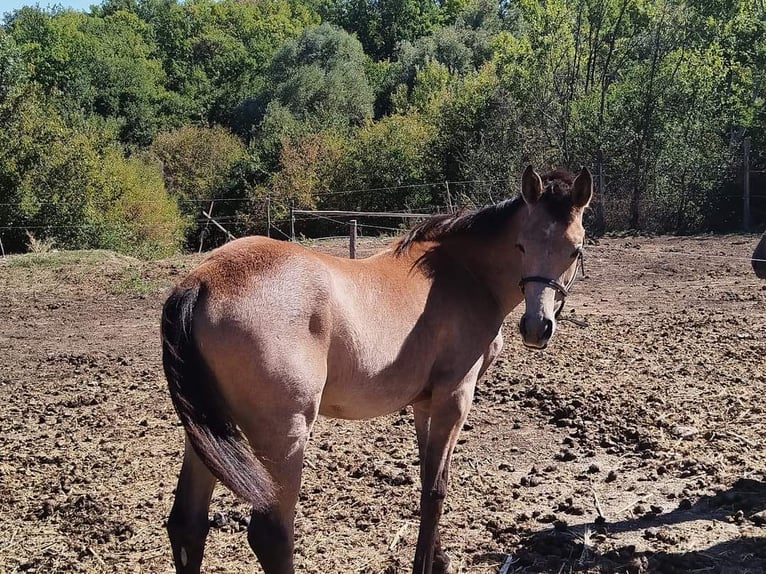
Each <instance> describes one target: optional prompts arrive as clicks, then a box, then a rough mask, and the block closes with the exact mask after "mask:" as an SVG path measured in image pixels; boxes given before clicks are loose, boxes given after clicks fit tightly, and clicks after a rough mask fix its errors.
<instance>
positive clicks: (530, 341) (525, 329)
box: [519, 314, 556, 349]
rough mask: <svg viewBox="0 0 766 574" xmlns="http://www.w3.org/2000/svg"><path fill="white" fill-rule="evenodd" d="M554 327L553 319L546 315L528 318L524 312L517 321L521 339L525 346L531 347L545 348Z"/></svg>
mask: <svg viewBox="0 0 766 574" xmlns="http://www.w3.org/2000/svg"><path fill="white" fill-rule="evenodd" d="M555 329H556V325H555V323H554V322H553V320H551V319H548V318H546V317H543V318H529V317H527V315H526V314H524V315H522V317H521V320H520V321H519V332H520V333H521V340H522V341H523V343H524V345H525V346H526V347H529V348H531V349H545V347H547V346H548V341H550V340H551V337H553V331H554V330H555Z"/></svg>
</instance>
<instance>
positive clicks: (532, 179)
mask: <svg viewBox="0 0 766 574" xmlns="http://www.w3.org/2000/svg"><path fill="white" fill-rule="evenodd" d="M542 194H543V180H542V179H540V176H539V175H537V172H536V171H535V168H533V167H532V166H531V165H528V166H527V169H525V170H524V174H523V175H522V176H521V196H522V197H523V198H524V201H526V202H527V204H529V205H533V204H535V203H537V201H538V200H539V199H540V196H541V195H542Z"/></svg>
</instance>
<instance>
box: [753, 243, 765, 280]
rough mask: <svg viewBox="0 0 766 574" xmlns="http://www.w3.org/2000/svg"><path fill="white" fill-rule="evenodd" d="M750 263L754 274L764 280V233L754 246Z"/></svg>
mask: <svg viewBox="0 0 766 574" xmlns="http://www.w3.org/2000/svg"><path fill="white" fill-rule="evenodd" d="M751 263H752V264H753V271H755V274H756V275H757V276H758V277H759V278H761V279H766V232H764V234H763V235H761V240H760V241H759V242H758V245H756V246H755V251H753V257H752V260H751Z"/></svg>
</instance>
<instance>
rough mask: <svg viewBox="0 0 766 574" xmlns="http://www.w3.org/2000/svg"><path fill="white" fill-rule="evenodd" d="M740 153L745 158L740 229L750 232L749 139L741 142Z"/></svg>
mask: <svg viewBox="0 0 766 574" xmlns="http://www.w3.org/2000/svg"><path fill="white" fill-rule="evenodd" d="M742 151H743V152H744V155H745V157H744V158H743V163H744V168H745V170H744V171H745V173H744V174H743V180H744V184H745V185H744V193H743V194H742V227H743V229H744V230H745V231H750V137H749V136H748V137H746V138H745V139H744V141H743V142H742Z"/></svg>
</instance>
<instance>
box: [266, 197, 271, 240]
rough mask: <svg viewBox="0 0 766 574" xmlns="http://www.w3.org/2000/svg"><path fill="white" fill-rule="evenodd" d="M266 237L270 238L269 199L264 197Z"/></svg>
mask: <svg viewBox="0 0 766 574" xmlns="http://www.w3.org/2000/svg"><path fill="white" fill-rule="evenodd" d="M266 237H271V197H266Z"/></svg>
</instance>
